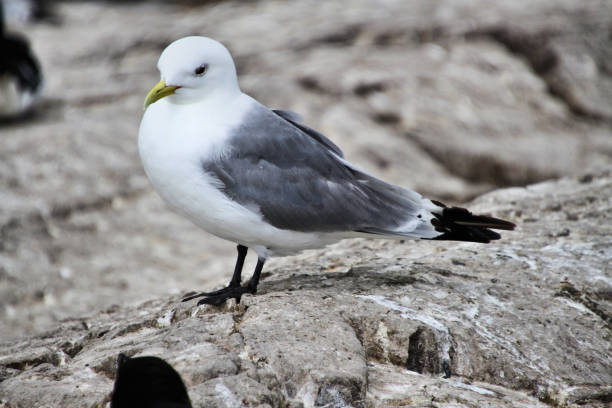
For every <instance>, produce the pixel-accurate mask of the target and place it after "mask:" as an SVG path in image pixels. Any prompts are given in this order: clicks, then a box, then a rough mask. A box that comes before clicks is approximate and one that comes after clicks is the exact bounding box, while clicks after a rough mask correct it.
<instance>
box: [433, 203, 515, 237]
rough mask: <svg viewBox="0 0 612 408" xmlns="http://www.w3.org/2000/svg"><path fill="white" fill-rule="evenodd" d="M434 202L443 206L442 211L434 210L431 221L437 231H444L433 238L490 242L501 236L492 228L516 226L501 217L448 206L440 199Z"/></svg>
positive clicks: (501, 228) (500, 228)
mask: <svg viewBox="0 0 612 408" xmlns="http://www.w3.org/2000/svg"><path fill="white" fill-rule="evenodd" d="M432 202H433V203H434V204H436V205H437V206H439V207H442V209H441V211H440V212H432V214H433V216H434V218H433V219H432V220H431V223H432V224H433V226H434V228H435V229H436V231H438V232H441V233H442V234H441V235H438V236H437V237H434V238H432V239H440V240H452V241H470V242H482V243H488V242H489V241H493V240H496V239H500V238H501V236H500V235H499V234H498V233H497V232H495V231H492V230H491V229H498V230H513V229H514V228H515V227H516V225H514V224H513V223H511V222H509V221H505V220H501V219H499V218H493V217H488V216H484V215H474V214H472V213H471V212H470V211H468V210H467V209H465V208H461V207H447V206H446V205H444V204H442V203H440V202H438V201H433V200H432Z"/></svg>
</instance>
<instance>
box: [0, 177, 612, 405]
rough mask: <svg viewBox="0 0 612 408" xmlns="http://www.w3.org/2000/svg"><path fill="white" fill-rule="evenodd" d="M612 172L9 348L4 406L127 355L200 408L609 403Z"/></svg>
mask: <svg viewBox="0 0 612 408" xmlns="http://www.w3.org/2000/svg"><path fill="white" fill-rule="evenodd" d="M610 197H612V169H611V170H608V171H606V172H604V173H600V174H595V175H588V176H585V177H583V178H582V179H581V180H576V179H563V180H560V181H556V182H546V183H542V184H537V185H532V186H529V187H527V188H518V187H517V188H511V189H506V190H499V191H496V192H493V193H490V194H487V195H485V196H483V197H481V198H479V199H478V200H477V201H476V202H475V203H473V204H474V207H475V208H477V209H479V210H481V211H490V212H492V213H493V214H494V215H496V216H501V217H505V218H509V219H512V220H515V221H517V222H518V223H519V225H520V228H519V229H518V230H517V231H516V232H509V233H506V234H505V236H504V239H503V240H502V241H497V242H495V243H494V244H489V245H478V244H472V243H459V244H458V243H431V242H414V241H410V242H405V243H403V242H392V241H370V240H352V241H344V242H342V243H339V244H336V245H334V246H332V247H330V248H329V249H327V250H321V251H309V252H308V253H305V254H303V255H300V256H297V257H293V258H284V259H282V260H281V261H279V262H278V263H277V264H276V267H275V268H271V269H270V270H269V275H268V276H267V277H266V279H265V280H264V281H263V283H262V284H261V285H260V288H261V289H260V293H259V294H258V295H257V296H247V297H244V298H243V302H242V303H241V304H240V305H235V304H233V303H232V304H227V305H224V306H222V307H212V306H201V307H198V306H194V302H191V303H180V302H179V301H178V298H177V297H172V298H166V299H158V300H154V301H149V302H146V303H143V304H140V305H138V306H136V307H119V306H116V307H112V308H110V309H107V310H105V311H102V312H99V313H93V314H89V315H87V316H83V317H79V318H70V319H67V320H64V321H63V322H62V323H61V324H60V325H59V326H58V327H57V328H56V329H55V330H53V331H51V332H49V333H46V334H44V335H41V336H36V337H32V338H28V339H23V340H19V341H13V342H8V343H4V344H2V345H0V381H1V382H0V396H2V397H1V398H2V400H1V401H2V402H0V404H4V405H2V406H5V407H32V406H53V407H74V406H87V407H103V406H105V404H106V403H107V402H108V401H109V394H110V392H111V389H112V381H113V378H114V370H115V360H116V356H117V354H118V353H119V352H123V353H126V354H128V355H156V356H159V357H162V358H164V359H166V360H167V361H168V362H170V363H171V364H172V365H173V366H174V367H175V368H176V370H177V371H178V372H179V373H181V375H182V376H183V378H184V380H185V382H186V384H187V386H188V389H189V393H190V397H191V399H192V401H193V402H194V406H199V407H241V406H259V407H281V406H283V407H284V406H289V407H301V406H304V407H309V406H327V407H348V406H353V407H388V406H422V407H435V406H450V405H452V406H456V407H486V406H490V407H538V406H542V407H544V406H550V405H552V406H584V405H585V404H586V405H588V406H590V407H604V406H607V405H606V404H607V403H609V402H610V401H611V400H612V372H611V371H610V367H611V366H612V341H611V340H612V338H611V335H612V282H611V281H610V276H611V275H612V269H611V264H610V259H612V243H611V241H610V236H612V200H611V199H610Z"/></svg>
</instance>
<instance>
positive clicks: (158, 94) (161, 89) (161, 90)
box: [144, 81, 180, 109]
mask: <svg viewBox="0 0 612 408" xmlns="http://www.w3.org/2000/svg"><path fill="white" fill-rule="evenodd" d="M178 88H180V86H166V81H159V82H158V83H157V85H155V86H154V87H153V89H151V91H150V92H149V94H148V95H147V97H146V98H145V101H144V108H145V109H147V106H149V105H150V104H152V103H154V102H156V101H158V100H160V99H161V98H164V97H166V96H168V95H172V94H173V93H174V91H176V90H177V89H178Z"/></svg>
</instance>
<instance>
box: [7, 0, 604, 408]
mask: <svg viewBox="0 0 612 408" xmlns="http://www.w3.org/2000/svg"><path fill="white" fill-rule="evenodd" d="M8 3H13V4H14V5H13V6H11V7H13V10H25V9H27V8H23V5H24V4H25V5H26V6H27V5H28V2H25V1H22V2H19V1H17V0H14V1H12V2H11V1H7V0H5V1H4V5H5V9H7V8H8ZM15 4H17V5H16V6H15ZM31 4H33V7H32V8H31V9H30V10H42V11H39V12H34V11H30V12H23V11H19V12H14V11H13V12H10V13H8V12H7V13H6V14H7V19H9V21H8V28H7V29H8V30H12V31H14V32H20V33H21V34H24V35H25V36H27V37H28V39H29V40H30V43H31V47H32V49H33V51H34V53H35V54H36V55H37V57H38V59H39V61H40V64H41V67H42V70H43V74H44V89H43V93H42V98H41V99H40V100H39V101H38V103H37V104H36V105H35V107H34V109H33V110H32V111H31V112H29V113H28V114H27V115H25V116H23V117H19V118H16V119H11V120H4V121H3V122H2V123H1V124H0V406H2V407H4V406H6V407H30V406H37V405H36V404H43V405H41V406H44V404H47V406H54V407H56V406H57V407H58V406H66V407H68V406H70V407H74V406H104V405H105V404H106V403H107V402H108V400H109V398H108V395H109V393H110V391H111V389H112V379H113V378H114V371H113V370H114V369H113V364H114V361H115V357H116V354H117V353H119V352H120V351H123V352H126V353H127V354H130V355H133V354H139V353H141V354H142V353H145V354H146V353H149V354H155V355H159V356H160V357H162V358H167V359H168V360H169V362H171V363H172V364H175V365H177V364H178V365H177V370H178V371H179V372H181V371H182V372H183V373H186V374H187V375H186V376H185V379H186V383H187V385H188V388H190V396H191V397H192V401H194V404H195V405H196V406H219V407H224V406H231V407H233V406H244V405H248V406H274V407H276V406H291V407H294V406H295V407H297V406H301V405H300V404H302V405H303V406H313V405H315V406H328V407H340V406H364V407H365V406H381V407H382V406H423V407H426V406H427V407H429V406H432V407H436V406H449V405H448V404H454V405H453V406H470V407H472V406H473V407H482V406H509V407H510V406H573V405H577V404H580V405H583V406H584V405H585V404H586V405H588V406H605V404H607V403H609V402H610V401H612V370H610V367H612V357H611V356H612V327H611V324H612V317H611V316H612V267H611V265H610V259H611V258H612V215H611V214H612V203H611V200H612V198H611V197H612V189H611V188H612V187H611V186H612V175H611V170H612V62H611V61H612V3H611V2H610V1H607V0H599V1H596V0H582V1H575V0H539V1H531V0H512V1H510V0H504V1H497V2H491V1H485V0H459V1H458V0H437V1H432V0H410V1H406V0H383V1H377V2H372V1H365V0H352V1H325V2H322V1H314V0H296V1H280V0H279V1H274V0H258V1H257V0H253V1H238V0H236V1H174V2H173V1H167V2H163V1H155V2H153V1H140V2H139V1H129V2H119V1H114V2H103V1H83V2H82V1H57V2H40V1H39V2H34V3H31ZM37 7H38V9H37ZM185 35H206V36H210V37H213V38H215V39H217V40H219V41H221V42H223V43H224V44H225V45H226V46H227V47H228V48H229V49H230V50H231V51H232V53H233V55H234V58H235V60H236V63H237V66H238V72H239V76H240V83H241V87H242V89H243V90H244V91H245V92H247V93H249V94H251V95H252V96H254V97H256V98H257V99H259V100H261V101H262V102H264V103H265V104H267V105H268V106H270V107H272V108H282V109H290V110H294V111H296V112H299V113H300V114H301V115H302V116H303V117H304V119H305V121H306V123H308V124H309V125H310V126H312V127H314V128H316V129H318V130H320V131H321V132H323V133H325V134H326V135H328V136H329V137H331V138H332V139H333V140H334V141H335V142H336V143H338V144H339V145H340V146H341V147H342V148H343V149H344V151H345V154H346V156H347V157H348V159H350V160H351V161H353V162H355V163H357V164H358V165H359V166H361V167H362V168H364V169H365V170H367V171H369V172H371V173H373V174H375V175H377V176H380V177H382V178H384V179H386V180H388V181H391V182H393V183H396V184H400V185H402V186H405V187H408V188H412V189H415V190H417V191H419V192H421V193H423V194H425V195H428V196H430V197H432V198H438V199H441V200H444V201H446V202H449V203H464V202H466V201H469V200H472V199H474V198H475V197H477V196H480V195H482V194H483V193H486V192H489V191H492V190H496V189H501V188H506V187H512V188H510V189H505V190H500V191H496V192H494V193H491V194H489V195H486V196H484V197H480V198H478V199H477V200H476V202H473V203H471V206H472V207H475V208H476V209H478V210H479V211H482V212H487V213H492V214H494V215H497V216H502V217H506V218H508V219H510V220H512V221H514V222H516V223H518V224H519V228H518V230H517V231H516V232H513V233H507V234H505V235H504V239H503V240H502V241H499V242H497V243H495V244H492V245H488V246H478V245H475V244H457V243H430V242H411V241H407V242H405V243H400V242H383V241H375V242H374V241H367V240H354V241H346V242H342V243H339V244H337V245H334V246H332V247H331V248H329V249H327V250H324V251H309V252H307V253H305V254H303V255H299V256H296V257H289V258H282V259H273V260H271V261H270V262H269V264H268V265H267V267H266V271H267V276H266V279H265V280H264V281H263V284H262V293H261V294H260V295H259V296H257V297H255V298H250V297H247V298H245V299H244V305H245V306H241V307H234V306H232V305H228V307H227V308H220V309H214V308H208V307H202V308H197V307H195V306H193V305H181V304H180V303H179V300H180V298H181V295H182V294H184V293H186V292H187V291H190V290H199V289H212V288H213V287H215V286H218V285H221V284H225V283H226V281H228V280H229V278H230V275H231V271H232V269H233V262H234V258H235V247H234V245H233V244H231V243H228V242H224V241H221V240H219V239H217V238H214V237H210V236H208V235H206V234H205V233H204V232H202V231H200V230H199V229H197V228H196V227H194V226H193V225H191V224H190V223H189V222H187V221H185V220H183V219H182V218H180V217H179V216H178V215H174V214H173V213H171V212H170V211H169V210H168V209H167V208H166V207H165V205H164V204H163V203H162V202H161V200H160V198H159V197H158V196H157V195H156V194H155V193H154V192H153V191H152V189H151V186H150V185H149V183H148V181H147V179H146V177H145V175H144V173H143V171H142V168H141V166H140V161H139V158H138V155H137V133H138V125H139V122H140V118H141V115H142V101H143V99H144V96H145V95H146V93H147V92H148V91H149V89H150V88H151V87H152V86H153V85H154V84H155V83H156V82H157V81H158V72H157V70H156V63H157V58H158V57H159V54H160V52H161V51H162V50H163V49H164V48H165V47H166V46H167V45H168V44H169V43H170V42H172V41H173V40H175V39H177V38H179V37H182V36H185ZM169 137H171V135H169ZM557 179H558V181H553V180H557ZM542 181H547V182H545V183H544V184H538V185H535V186H534V185H532V184H533V183H538V182H542ZM528 185H531V186H529V187H525V186H528ZM250 261H251V263H249V264H248V265H247V266H246V267H245V268H246V269H245V270H247V269H249V270H250V269H251V268H252V266H253V265H254V259H252V260H250ZM143 302H146V303H143ZM330 350H332V351H333V352H332V351H330ZM190 356H192V357H190ZM193 356H197V357H193ZM183 373H182V374H183ZM418 373H420V374H418ZM449 373H450V374H452V377H451V378H450V379H443V378H442V376H445V375H446V376H447V374H449ZM79 385H80V387H79ZM198 404H199V405H198ZM445 404H447V405H445Z"/></svg>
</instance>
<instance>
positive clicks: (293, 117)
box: [272, 109, 344, 157]
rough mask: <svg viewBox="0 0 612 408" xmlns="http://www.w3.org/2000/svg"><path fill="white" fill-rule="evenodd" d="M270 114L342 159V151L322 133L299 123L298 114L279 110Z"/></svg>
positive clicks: (300, 120)
mask: <svg viewBox="0 0 612 408" xmlns="http://www.w3.org/2000/svg"><path fill="white" fill-rule="evenodd" d="M272 112H274V113H276V114H277V115H278V116H280V117H281V118H283V119H285V120H286V121H287V122H289V123H291V124H292V125H293V126H295V127H296V128H298V129H300V130H301V131H302V132H304V133H306V134H307V135H309V136H310V137H312V138H313V139H315V140H316V141H318V142H319V143H322V144H323V145H325V146H326V147H327V148H328V149H329V150H331V151H332V152H334V153H336V154H337V155H338V156H340V157H344V153H342V150H340V148H339V147H338V146H336V144H335V143H334V142H332V141H331V140H329V139H328V138H327V137H326V136H325V135H324V134H323V133H319V132H317V131H316V130H314V129H312V128H309V127H308V126H305V125H304V124H303V123H301V122H302V117H301V116H300V115H299V114H298V113H295V112H292V111H288V110H280V109H274V110H272Z"/></svg>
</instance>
